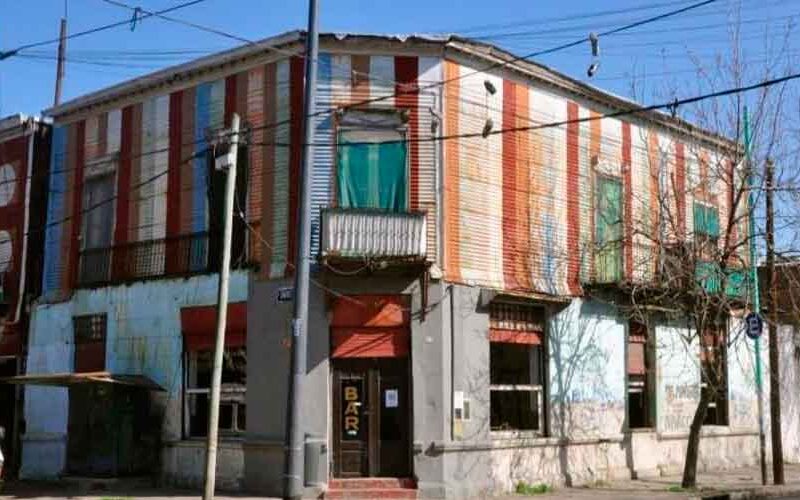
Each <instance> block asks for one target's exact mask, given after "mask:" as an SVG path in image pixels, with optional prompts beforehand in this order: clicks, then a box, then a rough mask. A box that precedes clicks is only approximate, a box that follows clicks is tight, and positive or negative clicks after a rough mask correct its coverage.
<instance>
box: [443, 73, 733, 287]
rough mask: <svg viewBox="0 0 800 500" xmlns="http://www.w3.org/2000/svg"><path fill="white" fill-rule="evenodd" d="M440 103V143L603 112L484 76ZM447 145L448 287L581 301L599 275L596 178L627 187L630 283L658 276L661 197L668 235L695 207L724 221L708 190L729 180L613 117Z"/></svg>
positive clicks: (690, 152) (455, 87)
mask: <svg viewBox="0 0 800 500" xmlns="http://www.w3.org/2000/svg"><path fill="white" fill-rule="evenodd" d="M445 69H446V71H445V75H444V79H445V80H450V79H453V78H458V77H459V76H461V75H464V74H468V73H472V72H473V71H474V70H473V69H472V68H468V67H462V66H460V65H459V64H458V63H455V62H450V61H448V62H446V63H445ZM487 80H488V81H489V82H491V83H492V85H493V87H494V88H495V89H496V90H497V91H496V93H495V94H494V95H492V94H490V93H488V92H487V91H486V89H485V87H484V81H487ZM511 92H513V95H511V94H510V93H511ZM444 99H445V102H444V109H445V113H444V114H445V124H444V125H445V126H444V135H447V136H451V135H457V134H464V133H476V132H479V131H480V130H481V129H482V128H483V126H484V124H485V123H486V120H487V119H491V120H492V122H493V129H494V130H498V129H501V128H512V127H519V126H525V125H535V124H540V123H549V122H561V121H564V120H567V119H568V118H573V119H581V118H588V117H591V116H599V111H598V110H592V109H589V108H587V107H586V106H585V105H583V104H580V103H575V102H570V101H569V100H568V99H566V98H565V97H562V96H557V95H555V94H552V93H550V92H549V91H544V90H542V89H539V88H534V87H531V86H527V85H524V84H518V83H512V82H507V81H505V82H504V81H501V80H500V79H498V78H497V77H495V76H492V75H487V74H483V73H478V74H475V75H472V74H470V76H468V77H466V78H461V79H458V80H456V81H453V82H452V83H449V84H447V85H446V86H445V91H444ZM521 108H525V109H521ZM503 136H506V137H504V138H503V139H500V141H501V142H498V141H497V138H500V137H503ZM443 147H444V152H445V165H444V178H445V186H444V189H445V192H444V194H445V206H444V207H443V209H444V211H445V220H444V223H445V228H444V235H445V240H444V242H445V245H446V248H445V252H444V254H445V262H444V268H445V269H444V271H445V276H446V277H447V278H448V279H450V280H453V281H458V282H465V283H471V284H476V285H481V286H486V287H492V288H499V289H506V290H520V289H523V290H524V289H526V288H527V289H529V290H530V291H535V292H543V293H550V294H557V295H576V294H580V293H582V290H581V284H582V283H583V282H585V281H586V280H587V279H590V278H591V277H592V275H593V273H594V272H596V270H595V269H594V265H595V263H594V259H593V256H594V238H595V235H594V231H595V214H594V210H595V208H594V190H593V185H594V183H595V182H596V179H597V177H598V176H600V175H604V176H609V177H613V178H616V179H619V180H620V182H621V183H622V184H623V185H624V192H623V205H624V211H623V224H624V236H623V244H624V246H623V252H622V255H623V256H624V260H623V264H624V270H625V278H626V279H629V280H633V281H641V280H645V279H649V278H651V277H652V275H653V272H654V270H655V268H656V266H655V264H656V261H655V258H656V256H657V252H656V251H655V250H654V249H653V248H652V243H653V241H654V240H655V239H656V238H657V235H658V233H659V231H660V228H659V225H658V223H657V214H658V212H659V211H662V210H661V207H660V206H659V205H660V198H663V197H664V196H667V198H668V201H667V208H666V210H667V211H668V212H669V213H671V214H679V216H678V217H677V219H679V220H675V221H672V222H677V223H678V224H677V227H676V228H675V229H673V230H671V231H668V234H667V236H668V237H673V238H674V237H675V236H677V234H676V233H678V234H688V233H690V232H691V231H692V228H693V221H692V220H691V218H692V213H691V212H692V211H691V210H690V207H691V206H692V204H693V203H694V200H695V199H701V200H703V201H704V202H705V203H707V204H711V205H714V206H717V207H720V217H721V220H724V217H725V216H726V214H727V212H726V210H727V209H726V208H725V206H723V204H722V203H720V199H719V197H714V196H713V194H712V193H714V192H722V190H723V189H724V184H721V183H720V180H719V179H713V178H711V177H712V176H711V174H710V173H709V172H708V169H707V168H705V167H703V162H704V161H705V162H707V163H708V164H714V162H715V161H717V162H718V159H715V158H713V157H712V155H711V153H709V152H698V151H696V147H690V146H689V145H687V144H684V143H683V142H681V141H677V140H675V139H674V138H671V137H668V136H665V135H663V134H660V133H654V132H652V131H650V130H647V129H646V128H643V127H641V126H639V125H636V124H632V123H623V122H622V121H621V120H617V119H609V118H603V119H599V120H596V121H591V122H588V123H581V124H569V125H566V126H561V127H549V128H543V129H539V130H533V131H528V133H527V135H525V136H524V137H522V136H521V135H520V134H519V133H513V134H499V135H497V136H489V137H488V138H486V139H483V138H478V139H466V138H461V139H454V140H447V141H446V142H445V144H444V145H443ZM681 150H683V152H681ZM692 156H694V157H695V159H692ZM704 157H708V158H707V159H706V160H703V158H704ZM655 163H658V165H656V164H655ZM662 163H663V164H664V165H665V166H666V168H661V167H660V166H659V165H660V164H662ZM695 164H696V166H695ZM704 179H705V180H704ZM705 184H707V186H706V192H705V194H704V193H703V192H702V190H701V187H702V186H703V185H705ZM676 189H677V190H679V191H680V192H681V194H680V195H679V196H676V195H675V190H676ZM520 191H521V193H520ZM521 218H525V219H527V221H528V226H527V227H526V224H525V223H523V222H521V221H520V220H519V219H521ZM526 232H527V234H524V233H526Z"/></svg>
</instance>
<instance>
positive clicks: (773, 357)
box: [765, 159, 785, 484]
mask: <svg viewBox="0 0 800 500" xmlns="http://www.w3.org/2000/svg"><path fill="white" fill-rule="evenodd" d="M765 170H766V172H765V178H766V179H765V182H766V187H767V193H766V205H767V286H768V287H769V295H768V297H769V306H768V310H769V322H768V323H769V413H770V431H771V434H772V481H773V482H774V483H775V484H784V482H785V480H784V477H783V444H782V442H781V388H780V384H781V382H780V366H779V359H778V291H777V290H776V289H775V286H776V279H775V278H776V277H775V208H774V205H773V196H774V193H775V165H774V164H773V163H772V160H769V159H768V160H767V165H766V169H765Z"/></svg>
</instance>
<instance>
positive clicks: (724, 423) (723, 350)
mask: <svg viewBox="0 0 800 500" xmlns="http://www.w3.org/2000/svg"><path fill="white" fill-rule="evenodd" d="M709 329H712V330H714V331H715V332H718V333H719V335H718V336H717V335H714V334H713V333H712V335H714V338H715V339H716V338H719V342H718V343H717V345H716V346H714V345H711V346H709V345H707V344H706V341H705V337H706V334H703V335H700V336H699V337H700V339H699V340H700V342H699V343H700V366H699V368H700V391H701V396H702V391H707V390H709V388H708V386H709V383H708V381H707V379H706V371H707V370H705V369H704V368H703V365H704V364H705V363H708V361H707V358H706V357H705V356H704V355H703V354H704V352H708V351H709V350H711V351H716V352H715V354H717V353H718V354H719V355H720V357H721V358H722V361H721V375H722V382H721V383H719V384H717V385H718V387H717V388H716V390H715V391H714V393H715V394H716V397H712V399H710V400H709V402H708V409H707V410H706V417H705V419H704V420H703V424H702V426H703V427H729V426H730V393H729V390H730V374H729V373H728V328H727V324H725V325H712V326H710V327H709ZM720 396H723V398H722V400H720V399H719V397H720ZM720 404H722V405H724V408H723V411H722V412H721V413H720V412H719V411H717V409H718V407H719V405H720ZM712 408H713V409H714V410H715V413H714V415H715V416H716V418H717V420H716V421H713V422H709V420H710V419H709V415H711V414H710V413H709V410H711V409H712Z"/></svg>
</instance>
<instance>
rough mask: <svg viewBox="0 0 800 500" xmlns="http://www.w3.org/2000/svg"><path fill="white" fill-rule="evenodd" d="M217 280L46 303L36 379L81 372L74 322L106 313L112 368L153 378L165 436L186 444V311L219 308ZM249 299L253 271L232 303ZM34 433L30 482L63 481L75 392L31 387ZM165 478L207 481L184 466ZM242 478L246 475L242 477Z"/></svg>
mask: <svg viewBox="0 0 800 500" xmlns="http://www.w3.org/2000/svg"><path fill="white" fill-rule="evenodd" d="M217 282H218V280H217V276H216V275H209V276H196V277H193V278H188V279H179V280H162V281H150V282H144V283H136V284H133V285H130V286H118V287H109V288H99V289H95V290H78V291H76V292H75V293H74V294H73V296H72V298H71V300H69V301H68V302H62V303H58V304H46V305H41V306H39V307H37V308H36V309H35V311H34V319H33V330H32V335H31V339H30V345H29V362H28V367H27V373H28V374H45V373H69V372H72V371H73V358H74V354H73V353H74V344H73V328H72V317H73V316H77V315H83V314H106V315H107V317H108V323H107V333H106V369H107V370H108V371H110V372H112V373H116V374H133V375H145V376H147V377H149V378H151V379H152V380H154V381H155V382H156V383H157V384H159V385H161V386H162V387H163V388H164V389H166V392H165V393H153V401H154V404H156V405H158V406H160V407H161V408H163V415H164V421H163V425H162V429H161V438H162V440H163V441H164V442H167V443H168V442H173V441H179V440H181V439H182V429H181V425H182V423H181V422H182V384H183V377H182V370H183V362H182V352H183V339H182V335H181V323H180V321H181V319H180V310H181V308H182V307H187V306H202V305H210V304H214V303H216V294H217ZM246 300H247V272H246V271H234V272H233V273H231V284H230V301H231V302H241V301H246ZM25 419H26V422H27V433H26V434H25V435H24V436H23V443H24V444H23V463H22V477H25V478H44V477H55V476H57V475H59V474H60V473H62V472H63V471H64V468H65V463H64V461H65V457H66V433H67V424H68V393H67V390H66V389H61V388H42V387H29V388H27V393H26V398H25ZM173 463H174V464H177V467H179V469H178V470H177V471H168V470H165V471H163V472H164V474H165V475H167V476H170V475H177V476H178V477H180V476H182V475H192V474H193V475H195V476H198V475H199V476H202V467H201V468H200V470H197V471H194V470H191V469H192V467H187V466H185V465H183V462H182V461H181V460H180V459H176V460H169V461H167V460H165V465H167V466H168V465H169V464H173ZM240 473H241V472H240Z"/></svg>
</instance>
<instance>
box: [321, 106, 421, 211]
mask: <svg viewBox="0 0 800 500" xmlns="http://www.w3.org/2000/svg"><path fill="white" fill-rule="evenodd" d="M408 109H409V108H394V107H393V108H370V109H357V110H350V111H344V112H341V113H337V114H336V117H335V119H334V126H333V136H334V138H335V140H336V142H335V144H334V151H333V157H334V162H333V163H334V165H333V173H332V179H333V184H334V186H333V195H332V197H333V203H332V205H333V206H335V207H338V208H345V207H342V206H341V196H340V189H339V182H338V175H339V169H340V168H341V166H340V165H339V146H340V144H341V137H342V133H346V132H365V133H369V132H372V131H392V132H397V133H398V134H399V135H400V138H401V140H403V141H406V142H403V145H404V147H405V148H406V151H405V153H406V154H405V157H406V158H405V184H406V193H405V211H404V212H409V211H410V210H411V189H410V187H411V185H410V184H411V154H410V153H411V151H410V149H409V147H408V144H409V143H408V142H407V141H408V134H409V126H408V120H407V119H406V118H405V117H404V114H403V113H404V111H406V110H408ZM359 116H361V117H375V118H376V121H375V124H374V125H373V126H369V125H370V124H360V123H356V122H357V117H359ZM349 117H354V118H351V119H352V120H353V121H352V122H351V121H350V120H349V119H348V118H349ZM390 122H394V123H390ZM382 123H385V124H382ZM379 142H380V141H377V142H376V143H379ZM347 209H352V210H379V209H370V208H353V207H347ZM398 213H403V212H398Z"/></svg>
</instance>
